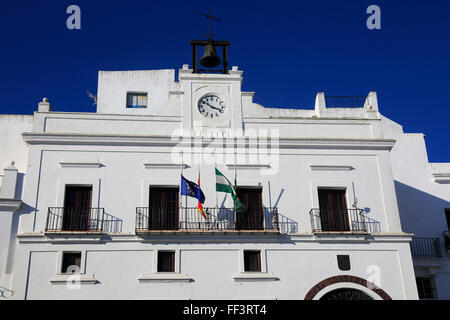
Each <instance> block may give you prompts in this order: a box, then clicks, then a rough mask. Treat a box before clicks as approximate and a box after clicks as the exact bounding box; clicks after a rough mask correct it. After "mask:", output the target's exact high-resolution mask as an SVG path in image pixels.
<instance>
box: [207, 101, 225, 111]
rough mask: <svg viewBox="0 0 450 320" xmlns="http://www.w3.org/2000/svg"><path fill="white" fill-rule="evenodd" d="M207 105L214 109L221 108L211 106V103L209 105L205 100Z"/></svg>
mask: <svg viewBox="0 0 450 320" xmlns="http://www.w3.org/2000/svg"><path fill="white" fill-rule="evenodd" d="M205 103H206V104H207V105H208V106H210V107H211V108H213V109H216V110H219V111H220V110H222V109H219V108H216V107H213V106H212V105H210V104H209V103H208V102H205Z"/></svg>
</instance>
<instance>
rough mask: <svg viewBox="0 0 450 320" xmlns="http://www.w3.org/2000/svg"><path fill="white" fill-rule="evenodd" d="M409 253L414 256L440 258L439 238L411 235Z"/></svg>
mask: <svg viewBox="0 0 450 320" xmlns="http://www.w3.org/2000/svg"><path fill="white" fill-rule="evenodd" d="M411 254H412V256H413V257H414V258H440V257H441V246H440V244H439V238H419V237H413V239H412V241H411Z"/></svg>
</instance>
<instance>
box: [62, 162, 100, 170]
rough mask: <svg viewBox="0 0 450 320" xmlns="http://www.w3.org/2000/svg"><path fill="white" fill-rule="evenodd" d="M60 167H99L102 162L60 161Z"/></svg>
mask: <svg viewBox="0 0 450 320" xmlns="http://www.w3.org/2000/svg"><path fill="white" fill-rule="evenodd" d="M59 165H60V166H61V167H62V168H101V167H103V164H102V163H100V162H67V161H64V162H60V163H59Z"/></svg>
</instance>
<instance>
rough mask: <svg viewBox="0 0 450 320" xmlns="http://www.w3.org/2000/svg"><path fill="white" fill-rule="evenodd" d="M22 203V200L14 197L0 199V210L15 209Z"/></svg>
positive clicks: (13, 210)
mask: <svg viewBox="0 0 450 320" xmlns="http://www.w3.org/2000/svg"><path fill="white" fill-rule="evenodd" d="M21 205H22V200H15V199H0V212H1V211H11V212H15V211H17V210H18V209H19V208H20V206H21Z"/></svg>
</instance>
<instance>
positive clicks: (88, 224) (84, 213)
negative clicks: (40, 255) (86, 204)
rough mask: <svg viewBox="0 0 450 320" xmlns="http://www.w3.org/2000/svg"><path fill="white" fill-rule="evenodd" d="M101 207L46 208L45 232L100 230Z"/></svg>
mask: <svg viewBox="0 0 450 320" xmlns="http://www.w3.org/2000/svg"><path fill="white" fill-rule="evenodd" d="M104 214H105V210H104V209H103V208H86V209H85V208H64V207H50V208H48V214H47V224H46V227H45V231H46V232H80V231H84V232H102V231H103V221H104Z"/></svg>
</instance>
